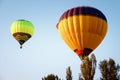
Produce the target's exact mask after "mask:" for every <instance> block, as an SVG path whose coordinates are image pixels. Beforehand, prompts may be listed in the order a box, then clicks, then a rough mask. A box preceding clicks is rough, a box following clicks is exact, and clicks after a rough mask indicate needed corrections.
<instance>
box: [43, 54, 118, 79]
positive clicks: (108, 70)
mask: <svg viewBox="0 0 120 80" xmlns="http://www.w3.org/2000/svg"><path fill="white" fill-rule="evenodd" d="M96 67H97V60H96V57H95V55H94V54H92V55H91V56H90V58H89V57H86V58H85V59H84V61H83V62H82V64H81V65H80V69H81V73H80V75H79V76H78V80H94V75H95V72H96ZM99 70H100V73H101V76H100V78H97V79H98V80H120V65H119V64H116V63H115V61H114V60H113V59H112V58H110V59H109V60H106V59H104V60H103V61H100V63H99ZM42 80H63V79H62V78H59V77H58V76H57V75H54V74H48V75H47V76H44V77H43V78H42ZM66 80H73V76H72V70H71V69H70V66H69V67H68V68H67V69H66Z"/></svg>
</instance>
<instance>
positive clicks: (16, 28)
mask: <svg viewBox="0 0 120 80" xmlns="http://www.w3.org/2000/svg"><path fill="white" fill-rule="evenodd" d="M10 30H11V34H12V35H13V37H14V38H15V39H16V40H17V41H18V42H19V44H20V48H22V45H23V44H24V43H25V42H26V41H27V40H29V39H30V38H31V37H32V35H33V34H34V25H33V24H32V23H31V22H30V21H28V20H23V19H21V20H16V21H14V22H13V23H12V25H11V28H10Z"/></svg>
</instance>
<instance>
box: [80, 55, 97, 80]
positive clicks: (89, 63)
mask: <svg viewBox="0 0 120 80" xmlns="http://www.w3.org/2000/svg"><path fill="white" fill-rule="evenodd" d="M96 63H97V61H96V57H95V55H94V54H92V55H91V57H90V58H89V57H85V59H84V61H83V63H82V64H81V72H82V75H83V77H84V80H93V78H94V74H95V70H96Z"/></svg>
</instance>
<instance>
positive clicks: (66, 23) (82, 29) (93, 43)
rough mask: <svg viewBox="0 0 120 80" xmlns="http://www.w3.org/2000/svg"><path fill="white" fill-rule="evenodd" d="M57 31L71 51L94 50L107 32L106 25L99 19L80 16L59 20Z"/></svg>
mask: <svg viewBox="0 0 120 80" xmlns="http://www.w3.org/2000/svg"><path fill="white" fill-rule="evenodd" d="M58 30H59V33H60V35H61V37H62V38H63V40H64V41H65V42H66V43H67V44H68V46H69V47H70V48H71V49H72V50H75V49H79V50H83V49H84V48H90V49H93V50H94V49H95V48H96V47H97V46H98V45H99V44H100V43H101V41H102V40H103V38H104V36H105V34H106V32H107V23H106V21H105V20H103V19H101V18H99V17H95V16H83V15H80V16H73V17H68V18H67V19H63V20H61V21H60V22H59V24H58Z"/></svg>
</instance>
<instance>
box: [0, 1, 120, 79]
mask: <svg viewBox="0 0 120 80" xmlns="http://www.w3.org/2000/svg"><path fill="white" fill-rule="evenodd" d="M119 3H120V1H119V0H116V1H111V2H110V0H64V1H62V0H59V1H57V0H56V1H49V0H0V27H1V29H0V36H1V38H0V45H1V46H0V48H1V49H0V80H41V78H42V77H43V76H47V75H48V74H50V73H54V74H56V75H58V76H59V77H61V78H63V79H65V75H66V74H65V73H66V68H67V67H68V66H70V67H71V69H72V72H73V79H74V80H77V79H78V74H79V73H80V64H81V63H82V62H81V61H80V60H79V57H78V56H77V55H76V54H75V53H74V52H73V51H72V50H71V49H70V48H69V47H68V46H67V45H66V44H65V43H64V42H63V40H62V39H61V37H60V35H59V33H58V31H57V29H56V24H57V22H58V21H59V18H60V16H61V15H62V13H63V12H64V11H66V10H67V9H69V8H72V7H75V6H92V7H95V8H97V9H99V10H101V11H102V12H103V13H104V14H105V16H106V18H107V21H108V33H107V35H106V37H105V38H104V40H103V42H102V43H101V44H100V45H99V46H98V47H97V48H96V49H95V50H94V51H93V53H94V54H95V55H96V58H97V63H99V62H100V61H102V60H104V59H109V58H113V59H114V60H115V61H116V63H119V64H120V58H119V55H120V54H119V44H120V43H119V41H120V36H119V34H120V31H119V30H120V27H119V26H120V24H119V21H120V15H119V14H120V10H119V9H120V6H119ZM18 19H26V20H29V21H31V22H32V23H33V24H34V26H35V34H34V35H33V37H32V38H31V39H30V40H29V41H27V42H26V43H25V44H24V45H23V49H20V48H19V44H18V42H17V41H16V40H15V39H14V38H13V37H12V35H11V33H10V25H11V24H12V22H13V21H15V20H18ZM97 67H98V66H97ZM99 76H100V73H99V70H98V68H97V71H96V75H95V79H97V77H99Z"/></svg>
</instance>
